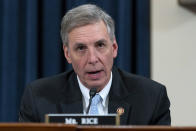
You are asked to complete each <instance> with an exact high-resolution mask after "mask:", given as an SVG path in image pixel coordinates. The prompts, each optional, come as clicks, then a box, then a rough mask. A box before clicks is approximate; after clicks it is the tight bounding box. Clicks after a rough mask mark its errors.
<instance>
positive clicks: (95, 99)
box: [92, 94, 102, 105]
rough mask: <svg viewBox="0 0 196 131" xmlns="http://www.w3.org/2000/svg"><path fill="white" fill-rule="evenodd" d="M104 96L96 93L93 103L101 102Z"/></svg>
mask: <svg viewBox="0 0 196 131" xmlns="http://www.w3.org/2000/svg"><path fill="white" fill-rule="evenodd" d="M101 100H102V98H101V96H100V95H99V94H96V95H95V96H94V97H93V99H92V105H97V104H98V103H99V102H101Z"/></svg>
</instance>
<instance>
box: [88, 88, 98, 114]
mask: <svg viewBox="0 0 196 131" xmlns="http://www.w3.org/2000/svg"><path fill="white" fill-rule="evenodd" d="M96 93H97V89H96V88H91V89H90V92H89V96H90V99H89V104H88V108H87V110H86V114H88V113H89V109H90V106H91V103H92V99H93V97H94V96H95V95H96Z"/></svg>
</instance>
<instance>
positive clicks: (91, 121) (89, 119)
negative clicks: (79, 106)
mask: <svg viewBox="0 0 196 131" xmlns="http://www.w3.org/2000/svg"><path fill="white" fill-rule="evenodd" d="M45 122H46V123H64V124H74V125H119V124H120V118H119V116H118V115H117V114H108V115H84V114H47V115H46V116H45Z"/></svg>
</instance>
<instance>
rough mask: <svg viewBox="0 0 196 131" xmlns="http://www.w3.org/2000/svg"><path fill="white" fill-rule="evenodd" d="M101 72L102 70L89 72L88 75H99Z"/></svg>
mask: <svg viewBox="0 0 196 131" xmlns="http://www.w3.org/2000/svg"><path fill="white" fill-rule="evenodd" d="M99 72H101V70H100V71H91V72H88V74H92V75H93V74H97V73H99Z"/></svg>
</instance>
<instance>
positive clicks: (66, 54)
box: [63, 45, 72, 64]
mask: <svg viewBox="0 0 196 131" xmlns="http://www.w3.org/2000/svg"><path fill="white" fill-rule="evenodd" d="M63 51H64V56H65V58H66V59H67V62H68V63H69V64H71V63H72V62H71V58H70V52H69V47H68V46H66V45H63Z"/></svg>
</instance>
